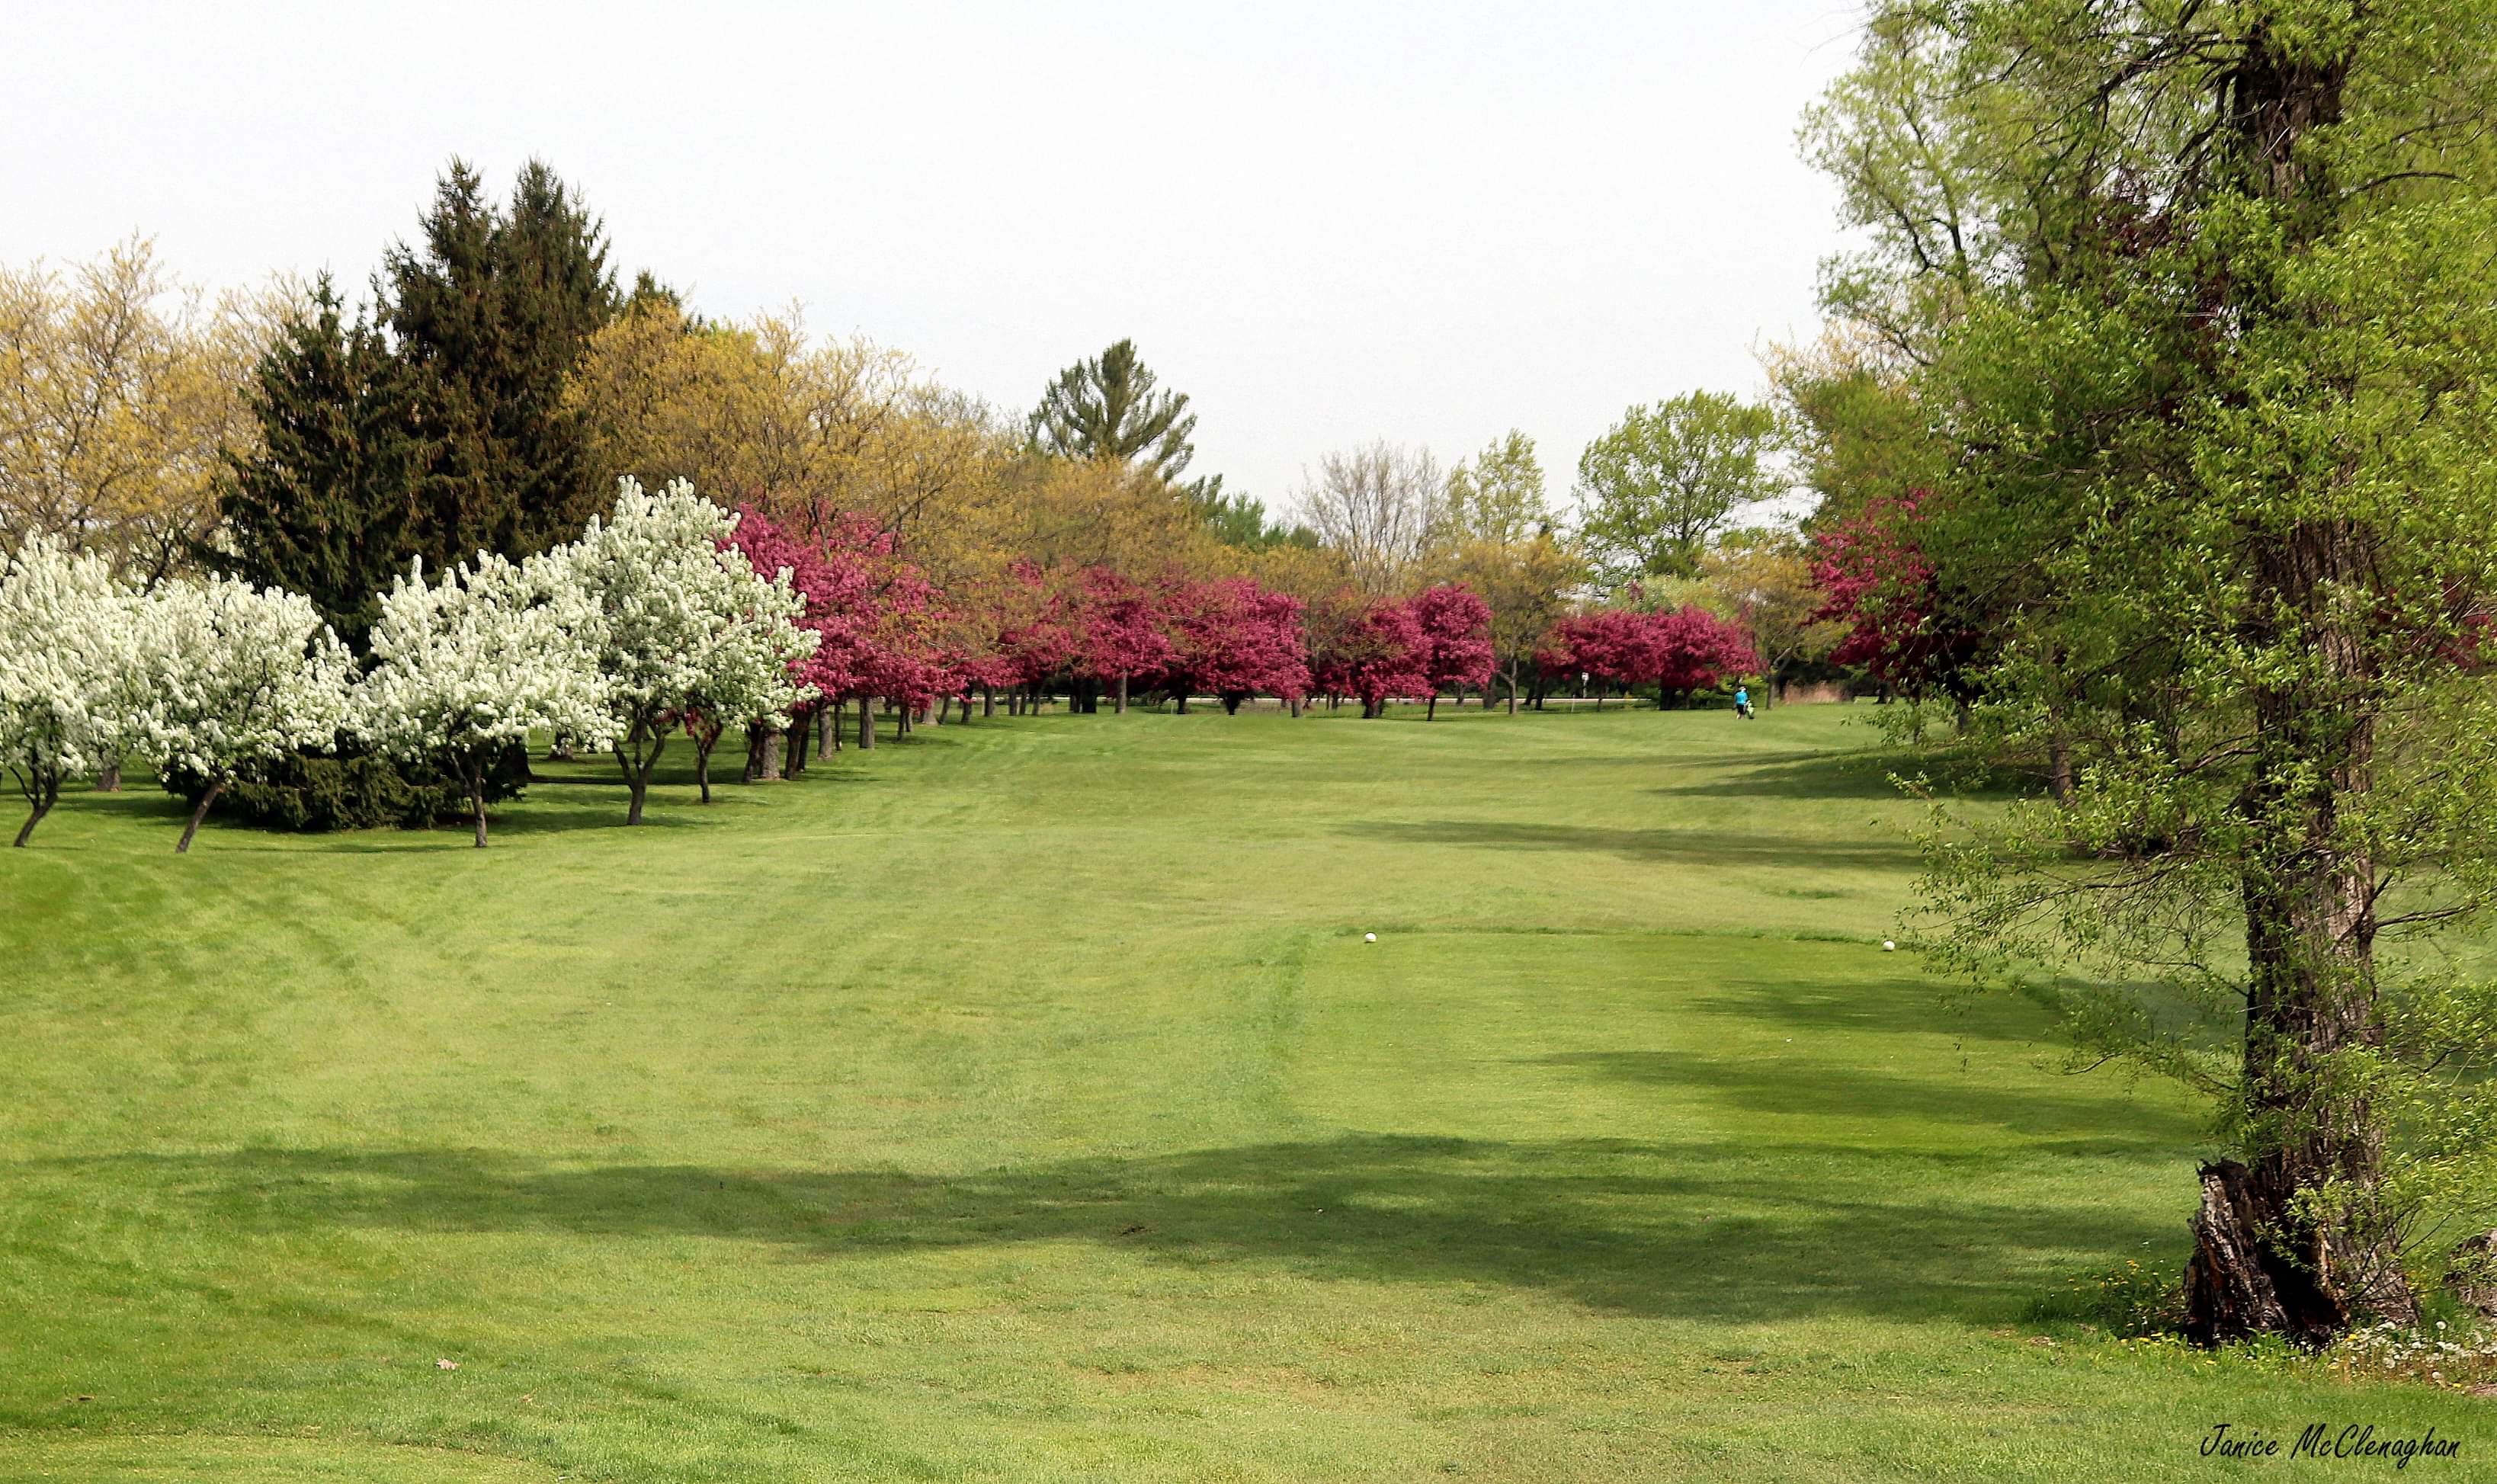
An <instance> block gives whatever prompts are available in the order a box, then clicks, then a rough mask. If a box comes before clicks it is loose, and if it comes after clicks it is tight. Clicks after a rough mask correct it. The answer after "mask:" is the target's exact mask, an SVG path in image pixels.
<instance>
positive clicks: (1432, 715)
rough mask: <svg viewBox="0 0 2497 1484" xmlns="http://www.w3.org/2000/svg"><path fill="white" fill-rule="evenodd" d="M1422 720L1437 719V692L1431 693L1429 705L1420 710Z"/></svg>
mask: <svg viewBox="0 0 2497 1484" xmlns="http://www.w3.org/2000/svg"><path fill="white" fill-rule="evenodd" d="M1422 719H1423V720H1424V721H1437V720H1438V719H1439V693H1438V691H1437V690H1434V691H1432V692H1431V704H1430V705H1429V706H1426V707H1424V708H1423V709H1422Z"/></svg>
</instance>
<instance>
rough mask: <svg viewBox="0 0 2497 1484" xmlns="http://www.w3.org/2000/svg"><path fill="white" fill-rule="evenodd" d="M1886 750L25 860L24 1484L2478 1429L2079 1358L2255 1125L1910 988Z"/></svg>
mask: <svg viewBox="0 0 2497 1484" xmlns="http://www.w3.org/2000/svg"><path fill="white" fill-rule="evenodd" d="M1858 714H1859V715H1860V714H1861V713H1860V712H1858ZM1848 721H1849V716H1848V715H1847V714H1846V712H1845V710H1844V709H1817V710H1807V709H1801V708H1798V709H1795V710H1781V711H1775V712H1771V713H1769V714H1768V715H1767V716H1765V717H1764V718H1763V719H1762V720H1760V721H1759V722H1757V723H1755V724H1752V725H1748V726H1746V725H1741V724H1738V723H1736V722H1734V721H1733V720H1732V719H1731V718H1730V717H1728V716H1726V715H1725V714H1724V713H1723V712H1690V713H1667V714H1662V715H1659V714H1658V713H1655V712H1649V711H1643V712H1635V713H1628V714H1623V713H1607V714H1605V715H1602V716H1596V715H1592V714H1580V715H1572V716H1558V715H1553V716H1542V717H1519V718H1514V719H1512V718H1509V717H1505V716H1501V715H1483V714H1481V713H1479V712H1474V711H1464V712H1458V713H1456V714H1453V715H1451V714H1450V713H1449V712H1448V711H1446V710H1442V713H1441V716H1440V719H1439V720H1438V721H1436V722H1432V723H1427V724H1426V723H1423V722H1421V721H1419V720H1418V719H1415V718H1413V717H1409V716H1406V715H1401V714H1400V715H1397V716H1393V717H1391V718H1389V719H1387V720H1384V721H1379V722H1362V721H1359V720H1356V719H1354V718H1352V717H1351V716H1350V714H1349V713H1344V714H1341V715H1334V716H1328V715H1319V716H1315V717H1312V718H1310V719H1308V720H1306V721H1302V722H1298V723H1296V722H1293V721H1292V720H1290V719H1288V718H1285V717H1281V716H1278V715H1274V714H1271V713H1269V714H1247V715H1241V716H1234V717H1225V716H1222V715H1220V714H1218V713H1216V714H1208V715H1190V716H1187V717H1179V716H1173V715H1166V714H1154V713H1150V712H1139V713H1135V714H1130V715H1128V716H1126V717H1112V716H1107V715H1103V716H1072V717H1070V716H1050V717H1043V718H1036V719H1034V718H1023V719H1016V720H1012V721H1009V720H1007V719H1006V718H1003V717H999V718H996V720H994V721H990V722H975V723H973V724H971V725H969V726H952V727H945V728H942V729H930V730H925V731H923V732H921V733H920V734H919V736H918V738H917V739H915V740H914V741H913V742H911V743H909V744H907V745H901V746H896V745H894V744H893V742H891V740H890V738H889V737H888V738H887V739H886V740H885V742H883V744H882V745H879V746H878V747H877V748H875V749H874V750H873V751H872V752H870V753H864V754H863V753H860V752H857V751H856V750H854V749H853V750H845V751H844V752H842V753H840V754H838V756H836V757H833V758H830V759H827V760H825V762H824V763H823V764H822V765H821V766H820V767H819V769H818V771H817V775H816V776H815V777H813V778H810V779H807V780H805V781H801V782H797V783H791V784H786V785H780V786H776V787H755V788H743V787H739V786H736V785H728V786H724V787H722V788H721V789H720V790H719V791H718V792H719V794H720V797H721V800H722V802H721V803H720V804H718V805H714V806H712V807H711V808H709V809H704V808H702V807H700V806H698V805H696V804H695V803H694V802H693V789H692V784H691V774H690V758H689V757H677V756H672V758H671V760H670V762H669V764H668V765H666V767H665V768H663V772H662V786H661V787H660V788H659V790H658V791H657V793H656V795H655V797H654V799H653V804H652V810H653V817H654V819H655V820H656V821H657V822H656V823H655V824H654V825H653V826H652V827H650V828H648V829H644V830H639V831H626V830H624V829H622V828H620V824H619V821H620V819H621V815H622V796H621V789H620V787H619V786H617V785H616V784H615V783H613V782H612V781H610V778H611V776H612V768H610V767H607V766H604V765H601V764H600V763H598V762H597V761H596V760H584V761H582V762H580V763H576V764H572V765H557V766H551V767H549V768H547V769H545V770H544V772H545V775H546V780H545V781H544V782H542V783H541V784H540V785H538V786H537V787H535V788H533V789H532V790H531V793H530V796H529V798H528V799H527V800H526V801H524V802H522V803H521V804H518V805H514V806H512V807H510V808H508V809H506V810H504V811H503V812H502V815H501V817H499V818H498V819H497V821H496V832H495V843H494V845H493V847H492V848H491V849H490V850H488V851H485V852H482V853H481V852H477V851H474V850H472V849H470V848H468V846H467V844H466V841H465V838H464V836H463V835H462V834H461V833H460V832H458V831H444V832H440V833H434V834H417V835H398V834H388V835H373V836H355V837H283V836H273V835H261V834H255V833H251V832H245V831H237V830H232V829H216V830H212V831H210V832H209V833H207V834H206V835H205V836H204V837H203V839H202V841H201V843H200V845H199V846H198V847H197V848H196V849H195V850H194V852H193V854H192V855H191V856H189V857H187V858H184V859H180V860H177V859H175V858H174V856H173V855H172V844H173V837H174V833H175V831H176V830H177V828H178V819H177V817H176V811H175V809H174V805H172V804H171V802H170V801H166V800H163V799H161V798H151V797H150V796H149V795H147V794H146V793H145V792H144V791H142V790H134V791H133V792H132V793H130V794H127V795H123V796H120V797H118V798H105V797H100V796H95V795H92V794H81V795H78V796H76V797H74V798H72V799H71V800H69V801H67V802H66V803H65V804H64V805H63V807H62V809H61V811H60V812H59V813H58V814H56V815H55V817H54V818H53V819H51V820H49V821H47V824H46V826H45V830H44V832H43V835H42V836H41V837H39V848H37V849H34V850H29V851H21V852H14V853H11V854H10V855H8V856H7V857H5V858H0V905H5V908H6V910H5V912H0V963H7V964H8V965H9V971H8V973H7V975H6V976H5V979H0V1031H5V1033H6V1034H7V1035H8V1037H9V1040H10V1052H11V1058H10V1060H11V1066H10V1072H9V1087H8V1095H7V1097H6V1098H5V1099H0V1478H16V1477H45V1476H61V1477H91V1478H106V1479H141V1478H191V1477H218V1478H222V1477H226V1476H229V1474H231V1475H232V1476H235V1477H243V1478H249V1479H254V1480H257V1479H262V1478H266V1479H269V1480H289V1481H292V1480H298V1479H321V1478H331V1477H374V1478H382V1479H391V1478H396V1477H401V1476H404V1477H407V1478H411V1479H420V1480H427V1481H429V1480H432V1479H435V1478H444V1479H458V1478H467V1477H475V1478H480V1479H497V1480H499V1479H505V1478H532V1477H539V1476H553V1474H561V1475H564V1476H568V1477H573V1478H596V1479H626V1480H654V1481H655V1480H682V1479H719V1480H729V1479H735V1480H817V1479H890V1478H928V1479H981V1480H987V1479H996V1480H1052V1479H1070V1480H1071V1479H1139V1480H1141V1479H1168V1478H1179V1477H1185V1478H1192V1479H1193V1478H1206V1479H1244V1480H1245V1479H1254V1480H1281V1479H1311V1478H1344V1479H1351V1478H1363V1479H1370V1478H1391V1479H1392V1478H1426V1477H1427V1478H1443V1477H1447V1476H1450V1475H1451V1474H1456V1475H1462V1476H1472V1477H1491V1478H1518V1479H1589V1480H1593V1479H1619V1478H1635V1477H1656V1478H1681V1477H1741V1478H1745V1479H1813V1480H1828V1479H1842V1480H1843V1479H1876V1478H1897V1477H1935V1476H1941V1477H1969V1478H2022V1477H2035V1478H2071V1479H2135V1478H2185V1477H2194V1478H2206V1477H2211V1476H2212V1475H2213V1473H2214V1472H2215V1471H2217V1470H2214V1469H2212V1468H2211V1467H2210V1464H2209V1461H2207V1460H2203V1459H2200V1458H2199V1457H2198V1456H2197V1454H2196V1452H2195V1444H2196V1442H2197V1441H2198V1439H2199V1437H2201V1435H2202V1433H2203V1431H2204V1430H2206V1429H2207V1427H2208V1426H2209V1424H2210V1422H2211V1421H2212V1420H2214V1419H2216V1418H2218V1417H2221V1416H2227V1417H2233V1418H2237V1419H2240V1420H2241V1421H2242V1422H2244V1423H2247V1424H2260V1425H2262V1426H2265V1427H2267V1428H2277V1427H2281V1426H2290V1431H2291V1432H2292V1436H2293V1433H2294V1426H2293V1425H2292V1423H2293V1422H2294V1421H2296V1420H2297V1419H2302V1418H2303V1417H2305V1416H2307V1415H2310V1414H2315V1413H2318V1412H2319V1410H2321V1411H2323V1412H2325V1413H2330V1414H2333V1415H2338V1414H2340V1413H2341V1412H2347V1411H2350V1410H2351V1408H2352V1407H2353V1406H2354V1405H2357V1406H2362V1407H2363V1409H2364V1411H2365V1416H2366V1419H2367V1420H2371V1421H2376V1422H2378V1423H2379V1425H2380V1427H2399V1428H2407V1429H2410V1430H2414V1431H2415V1430H2416V1429H2417V1428H2418V1427H2422V1426H2425V1425H2427V1424H2428V1423H2430V1422H2433V1423H2435V1424H2436V1425H2437V1426H2438V1427H2439V1428H2440V1430H2441V1431H2444V1432H2447V1433H2449V1434H2459V1435H2460V1436H2464V1437H2484V1436H2485V1432H2484V1429H2485V1424H2484V1421H2482V1420H2481V1412H2480V1411H2479V1410H2476V1409H2475V1408H2476V1407H2477V1405H2478V1404H2474V1403H2472V1402H2470V1401H2468V1400H2467V1399H2453V1398H2439V1397H2432V1396H2425V1395H2422V1394H2419V1393H2416V1392H2411V1391H2397V1390H2390V1389H2385V1388H2364V1389H2361V1390H2359V1391H2357V1392H2355V1393H2352V1392H2346V1391H2343V1390H2341V1389H2339V1388H2335V1387H2329V1386H2325V1385H2323V1384H2321V1383H2319V1382H2317V1381H2315V1380H2313V1379H2301V1378H2298V1377H2294V1376H2290V1375H2284V1374H2272V1373H2257V1372H2252V1371H2249V1370H2247V1369H2245V1368H2243V1367H2229V1366H2208V1365H2205V1364H2203V1363H2202V1362H2201V1361H2199V1360H2198V1359H2197V1358H2191V1357H2173V1356H2149V1357H2142V1356H2136V1355H2134V1354H2132V1353H2130V1352H2127V1351H2124V1350H2122V1349H2120V1348H2119V1347H2116V1346H2113V1345H2111V1344H2107V1343H2104V1342H2089V1341H2087V1340H2086V1339H2085V1338H2084V1337H2081V1336H2079V1335H2078V1334H2076V1333H2071V1332H2067V1331H2057V1332H2055V1333H2054V1334H2053V1335H2041V1333H2040V1332H2039V1331H2037V1330H2035V1329H2034V1328H2032V1327H2029V1326H2026V1325H2024V1324H2023V1323H2022V1315H2023V1313H2024V1311H2025V1310H2026V1308H2027V1306H2028V1303H2029V1301H2030V1300H2031V1299H2032V1298H2033V1297H2035V1296H2036V1295H2037V1294H2038V1293H2039V1292H2041V1291H2043V1290H2044V1289H2046V1288H2049V1287H2051V1286H2053V1285H2054V1284H2055V1283H2056V1282H2057V1281H2058V1280H2059V1279H2061V1278H2062V1277H2063V1276H2064V1275H2066V1274H2067V1273H2069V1272H2071V1271H2074V1270H2075V1269H2078V1268H2082V1267H2090V1266H2102V1265H2105V1264H2108V1263H2112V1262H2116V1261H2120V1260H2122V1258H2123V1257H2124V1256H2126V1255H2128V1254H2140V1255H2142V1256H2145V1257H2151V1258H2169V1259H2172V1258H2173V1257H2174V1256H2175V1255H2176V1254H2177V1251H2178V1249H2179V1248H2180V1247H2181V1245H2182V1231H2183V1226H2182V1222H2183V1217H2184V1215H2185V1212H2186V1206H2187V1202H2188V1200H2189V1198H2190V1195H2191V1187H2190V1184H2189V1179H2190V1174H2189V1172H2190V1161H2191V1160H2192V1159H2193V1157H2194V1156H2195V1154H2196V1152H2197V1150H2198V1149H2199V1147H2200V1135H2199V1130H2198V1126H2197V1122H2196V1121H2195V1119H2194V1117H2193V1115H2192V1112H2191V1110H2190V1109H2188V1108H2187V1107H2185V1106H2184V1105H2182V1104H2181V1103H2179V1102H2178V1101H2177V1100H2176V1099H2175V1098H2173V1097H2172V1096H2170V1095H2169V1094H2167V1093H2165V1092H2164V1091H2162V1090H2160V1089H2154V1088H2150V1087H2139V1088H2128V1087H2126V1086H2125V1085H2124V1084H2122V1083H2121V1082H2118V1081H2115V1080H2112V1079H2107V1078H2088V1079H2075V1078H2070V1077H2066V1076H2064V1075H2062V1074H2061V1073H2059V1072H2057V1071H2055V1070H2053V1069H2052V1062H2053V1056H2054V1053H2053V1049H2052V1048H2051V1047H2048V1046H2045V1045H2041V1044H2039V1043H2038V1042H2037V1040H2036V1036H2037V1034H2038V1032H2039V1026H2037V1024H2036V1022H2035V1020H2034V1018H2033V1017H2032V1015H2031V1013H2030V1012H2029V1011H2028V1010H2027V1009H2026V1008H2025V1007H2024V1006H2021V1005H2018V1004H2014V1003H2001V1004H1987V1005H1980V1006H1977V1007H1974V1008H1972V1009H1969V1010H1967V1011H1965V1012H1961V1013H1950V1012H1946V1011H1945V1010H1944V1006H1943V1004H1942V1003H1941V1001H1940V998H1939V996H1938V995H1937V993H1936V991H1937V986H1935V985H1933V984H1931V983H1929V982H1927V981H1925V980H1923V979H1922V978H1921V977H1920V976H1919V975H1918V974H1917V973H1916V972H1915V970H1914V967H1913V965H1912V963H1910V962H1909V961H1908V960H1907V959H1906V958H1905V957H1904V956H1884V955H1882V954H1881V953H1880V951H1879V949H1878V946H1877V945H1878V941H1879V939H1880V937H1881V935H1882V934H1883V933H1884V932H1885V931H1888V930H1889V929H1890V928H1891V926H1892V923H1893V920H1894V914H1895V912H1896V909H1897V907H1898V905H1899V903H1900V901H1901V900H1903V896H1904V893H1905V891H1906V890H1907V885H1908V881H1909V877H1910V873H1911V872H1912V866H1913V855H1912V851H1911V850H1910V849H1909V848H1908V846H1907V843H1906V840H1905V836H1904V833H1903V832H1904V829H1905V827H1906V826H1907V825H1908V824H1909V823H1910V822H1911V820H1912V814H1913V808H1912V805H1909V804H1907V803H1906V802H1905V801H1902V800H1900V799H1899V798H1897V797H1896V795H1895V793H1894V792H1893V791H1892V790H1890V789H1889V788H1888V786H1887V784H1886V782H1885V781H1884V777H1885V774H1886V772H1887V764H1886V763H1885V761H1884V760H1883V759H1882V758H1881V757H1880V756H1879V755H1878V754H1876V753H1874V752H1871V751H1869V750H1867V749H1868V742H1869V740H1870V739H1869V737H1868V734H1867V732H1866V731H1865V730H1864V729H1861V728H1850V727H1849V726H1848V725H1846V723H1847V722H1848ZM723 771H724V772H725V771H726V770H725V769H723ZM1364 931H1377V932H1378V933H1379V934H1380V941H1379V942H1378V943H1376V944H1365V943H1363V942H1362V941H1361V940H1360V935H1361V933H1363V932H1364ZM2040 1338H2051V1339H2055V1340H2056V1341H2057V1342H2056V1343H2055V1344H2054V1345H2052V1346H2049V1345H2046V1344H2042V1343H2037V1342H2036V1341H2038V1340H2039V1339H2040ZM440 1359H449V1360H453V1361H456V1362H457V1363H458V1369H457V1370H444V1369H441V1368H439V1367H438V1366H437V1365H436V1361H437V1360H440ZM81 1397H86V1398H92V1400H90V1401H81V1400H79V1399H80V1398H81ZM2111 1438H2121V1439H2125V1440H2126V1441H2125V1442H2124V1445H2123V1446H2114V1445H2111V1442H2110V1439H2111ZM278 1439H286V1441H284V1442H283V1443H281V1442H279V1441H277V1440H278ZM264 1444H265V1446H264ZM417 1450H428V1451H421V1452H420V1451H417ZM244 1460H248V1461H249V1462H248V1464H247V1465H246V1464H245V1463H243V1462H242V1461H244ZM471 1463H473V1470H472V1471H471V1472H465V1473H463V1472H461V1471H460V1470H461V1469H462V1468H467V1467H469V1465H470V1464H471ZM245 1467H248V1468H251V1469H253V1470H257V1471H254V1472H248V1473H245V1472H236V1471H235V1470H237V1469H240V1468H245ZM394 1468H396V1469H399V1470H400V1472H399V1473H393V1472H392V1471H390V1470H392V1469H394ZM360 1470H361V1471H360ZM427 1470H431V1471H427ZM2221 1476H2226V1474H2225V1472H2222V1474H2221Z"/></svg>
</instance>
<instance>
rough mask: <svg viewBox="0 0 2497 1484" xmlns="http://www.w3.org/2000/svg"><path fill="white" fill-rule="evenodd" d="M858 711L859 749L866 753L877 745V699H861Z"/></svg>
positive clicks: (865, 697) (864, 697)
mask: <svg viewBox="0 0 2497 1484" xmlns="http://www.w3.org/2000/svg"><path fill="white" fill-rule="evenodd" d="M858 711H859V728H858V737H859V749H860V750H861V751H866V750H867V749H869V748H870V747H873V746H874V745H875V697H873V696H861V697H859V702H858Z"/></svg>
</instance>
